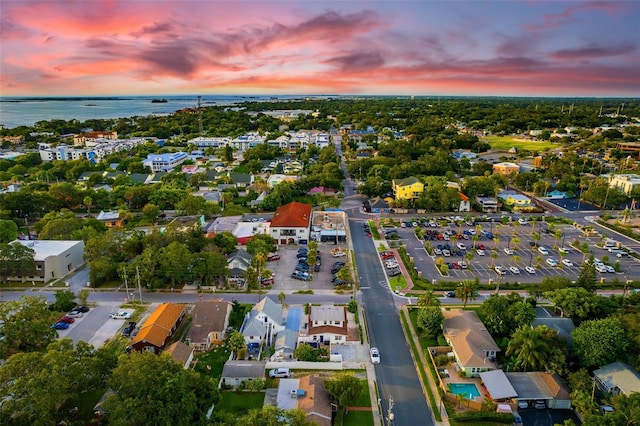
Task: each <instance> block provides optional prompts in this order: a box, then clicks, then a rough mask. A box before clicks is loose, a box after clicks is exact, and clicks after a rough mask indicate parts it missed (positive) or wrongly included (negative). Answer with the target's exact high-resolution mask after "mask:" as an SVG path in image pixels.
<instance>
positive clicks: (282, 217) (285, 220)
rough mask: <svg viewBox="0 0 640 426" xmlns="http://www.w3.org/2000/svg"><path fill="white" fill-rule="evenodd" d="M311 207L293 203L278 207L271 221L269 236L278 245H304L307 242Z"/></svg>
mask: <svg viewBox="0 0 640 426" xmlns="http://www.w3.org/2000/svg"><path fill="white" fill-rule="evenodd" d="M310 222H311V206H310V205H309V204H304V203H299V202H297V201H293V202H291V203H288V204H285V205H284V206H280V207H278V208H277V209H276V212H275V213H274V215H273V219H271V224H270V227H271V236H272V237H273V238H274V239H275V240H276V241H277V242H278V244H306V243H307V242H308V241H309V232H310V226H309V225H310Z"/></svg>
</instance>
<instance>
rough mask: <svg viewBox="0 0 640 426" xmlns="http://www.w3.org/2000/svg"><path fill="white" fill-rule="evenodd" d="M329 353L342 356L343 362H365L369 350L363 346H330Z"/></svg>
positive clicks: (367, 358)
mask: <svg viewBox="0 0 640 426" xmlns="http://www.w3.org/2000/svg"><path fill="white" fill-rule="evenodd" d="M331 353H333V354H340V355H342V361H344V362H367V361H368V360H369V349H368V347H367V346H365V345H332V346H331Z"/></svg>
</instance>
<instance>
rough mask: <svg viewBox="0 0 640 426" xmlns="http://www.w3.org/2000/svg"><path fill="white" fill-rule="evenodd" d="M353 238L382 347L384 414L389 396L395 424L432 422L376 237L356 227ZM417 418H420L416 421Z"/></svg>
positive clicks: (365, 303)
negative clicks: (378, 250)
mask: <svg viewBox="0 0 640 426" xmlns="http://www.w3.org/2000/svg"><path fill="white" fill-rule="evenodd" d="M349 225H350V227H351V229H352V230H357V229H358V228H362V222H359V221H356V220H353V219H352V220H350V221H349ZM351 242H352V244H353V248H354V252H355V261H356V266H357V270H358V274H359V280H360V289H361V302H362V307H363V309H364V311H365V314H366V318H367V328H368V330H369V340H370V343H371V346H372V347H377V348H378V349H379V350H380V359H381V363H380V364H376V365H375V371H376V380H377V382H378V387H379V391H380V395H379V396H380V399H381V405H382V408H383V417H384V418H385V419H387V418H388V403H389V398H393V401H394V406H393V410H392V412H393V416H394V422H393V424H397V425H410V424H418V423H419V424H421V425H431V424H433V422H432V417H431V413H430V411H429V408H428V407H427V404H426V399H425V395H424V394H423V392H422V388H421V386H420V381H419V380H418V377H417V373H416V368H415V365H414V363H413V359H412V358H411V354H410V352H409V346H408V344H407V341H406V339H405V337H404V333H403V332H402V326H401V324H400V318H399V317H398V309H397V308H396V305H395V303H394V298H393V296H392V294H391V292H390V291H389V287H388V282H387V279H386V276H385V273H384V271H383V269H382V265H381V264H380V260H379V258H378V253H377V251H376V249H375V246H374V244H373V241H372V240H371V238H369V237H367V236H366V235H364V233H362V232H357V231H356V232H352V233H351ZM416 419H420V421H419V422H417V420H416ZM385 424H386V423H385Z"/></svg>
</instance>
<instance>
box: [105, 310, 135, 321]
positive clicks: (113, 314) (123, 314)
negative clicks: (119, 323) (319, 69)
mask: <svg viewBox="0 0 640 426" xmlns="http://www.w3.org/2000/svg"><path fill="white" fill-rule="evenodd" d="M109 318H113V319H129V318H131V313H130V312H127V311H119V312H111V313H110V314H109Z"/></svg>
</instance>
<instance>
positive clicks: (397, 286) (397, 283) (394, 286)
mask: <svg viewBox="0 0 640 426" xmlns="http://www.w3.org/2000/svg"><path fill="white" fill-rule="evenodd" d="M389 285H390V286H391V290H393V291H402V290H404V289H405V288H406V287H407V280H406V279H405V278H404V276H402V275H397V276H395V277H391V278H389Z"/></svg>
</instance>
